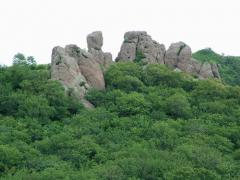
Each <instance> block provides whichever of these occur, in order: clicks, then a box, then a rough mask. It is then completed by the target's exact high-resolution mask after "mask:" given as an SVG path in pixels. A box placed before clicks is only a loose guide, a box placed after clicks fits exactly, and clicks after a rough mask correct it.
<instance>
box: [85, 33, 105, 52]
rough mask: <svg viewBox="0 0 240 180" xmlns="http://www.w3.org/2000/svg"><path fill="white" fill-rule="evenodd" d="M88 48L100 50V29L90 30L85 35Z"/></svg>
mask: <svg viewBox="0 0 240 180" xmlns="http://www.w3.org/2000/svg"><path fill="white" fill-rule="evenodd" d="M87 44H88V49H96V50H101V49H102V46H103V35H102V32H101V31H95V32H92V33H91V34H89V35H88V36H87Z"/></svg>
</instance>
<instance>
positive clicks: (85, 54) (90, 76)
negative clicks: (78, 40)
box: [51, 31, 113, 107]
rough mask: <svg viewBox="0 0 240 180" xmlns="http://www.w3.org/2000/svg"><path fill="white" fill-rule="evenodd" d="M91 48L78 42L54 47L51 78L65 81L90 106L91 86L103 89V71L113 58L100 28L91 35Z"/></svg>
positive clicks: (89, 37) (66, 86)
mask: <svg viewBox="0 0 240 180" xmlns="http://www.w3.org/2000/svg"><path fill="white" fill-rule="evenodd" d="M87 43H88V51H86V50H83V49H81V48H79V47H78V46H76V45H67V46H66V47H65V48H62V47H59V46H57V47H54V48H53V51H52V61H51V78H52V79H54V80H58V81H60V82H61V84H62V85H63V87H64V88H65V90H66V92H67V93H71V94H72V95H74V96H75V97H77V98H79V99H80V100H82V101H83V104H84V105H85V106H86V107H91V106H92V105H91V104H90V103H89V102H87V101H86V100H84V95H85V93H86V92H87V90H88V89H89V88H94V89H98V90H103V89H104V88H105V81H104V77H103V71H104V70H105V69H106V68H107V67H109V65H110V64H111V63H112V62H113V61H112V55H111V54H110V53H104V52H103V51H102V45H103V37H102V33H101V32H99V31H97V32H93V33H91V34H89V35H88V36H87Z"/></svg>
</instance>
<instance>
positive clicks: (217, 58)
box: [193, 48, 240, 85]
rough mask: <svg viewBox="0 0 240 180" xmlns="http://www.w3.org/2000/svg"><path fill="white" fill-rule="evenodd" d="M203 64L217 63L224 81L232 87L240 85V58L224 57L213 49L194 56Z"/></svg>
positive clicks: (203, 50)
mask: <svg viewBox="0 0 240 180" xmlns="http://www.w3.org/2000/svg"><path fill="white" fill-rule="evenodd" d="M193 57H194V58H195V59H197V60H199V61H201V62H209V63H217V64H218V65H219V72H220V75H221V78H222V79H223V81H224V82H225V83H227V84H230V85H240V73H239V72H240V57H234V56H222V55H219V54H217V53H215V52H214V51H213V50H212V49H210V48H208V49H202V50H199V51H197V52H195V53H194V54H193Z"/></svg>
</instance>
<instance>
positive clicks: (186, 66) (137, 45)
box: [116, 31, 220, 79]
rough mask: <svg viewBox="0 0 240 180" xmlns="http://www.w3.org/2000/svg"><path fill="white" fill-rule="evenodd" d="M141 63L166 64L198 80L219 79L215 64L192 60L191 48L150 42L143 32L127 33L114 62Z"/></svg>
mask: <svg viewBox="0 0 240 180" xmlns="http://www.w3.org/2000/svg"><path fill="white" fill-rule="evenodd" d="M139 58H141V61H143V62H146V63H158V64H166V65H167V66H168V67H169V68H171V69H177V70H178V71H179V70H181V71H183V72H187V73H191V74H194V75H197V76H198V77H199V78H202V79H204V78H209V77H213V78H220V75H219V72H218V67H217V65H216V64H209V63H204V64H202V63H200V62H198V61H197V60H195V59H193V58H192V51H191V48H190V47H189V46H188V45H186V44H185V43H183V42H177V43H173V44H171V45H170V47H169V48H168V50H167V51H166V50H165V47H164V45H162V44H159V43H158V42H156V41H154V40H152V38H151V36H149V35H148V34H147V33H146V32H144V31H129V32H126V33H125V35H124V42H123V43H122V46H121V49H120V52H119V53H118V57H117V58H116V61H135V60H136V61H138V60H139Z"/></svg>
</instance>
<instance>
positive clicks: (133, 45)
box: [116, 31, 165, 64]
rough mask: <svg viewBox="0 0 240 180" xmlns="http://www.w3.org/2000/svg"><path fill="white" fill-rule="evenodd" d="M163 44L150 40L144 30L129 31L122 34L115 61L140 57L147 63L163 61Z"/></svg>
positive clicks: (132, 59)
mask: <svg viewBox="0 0 240 180" xmlns="http://www.w3.org/2000/svg"><path fill="white" fill-rule="evenodd" d="M164 54H165V46H164V45H163V44H159V43H158V42H156V41H154V40H152V38H151V36H149V35H148V34H147V33H146V32H145V31H130V32H126V33H125V35H124V42H123V44H122V46H121V50H120V52H119V54H118V57H117V58H116V61H134V60H138V59H139V58H141V60H142V61H144V62H148V63H161V64H163V63H164Z"/></svg>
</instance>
